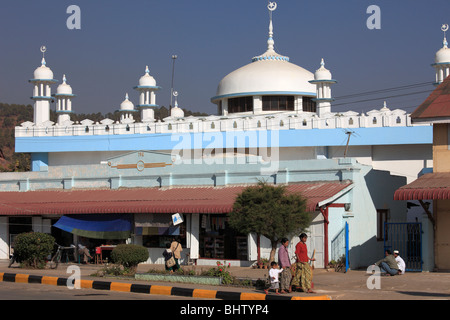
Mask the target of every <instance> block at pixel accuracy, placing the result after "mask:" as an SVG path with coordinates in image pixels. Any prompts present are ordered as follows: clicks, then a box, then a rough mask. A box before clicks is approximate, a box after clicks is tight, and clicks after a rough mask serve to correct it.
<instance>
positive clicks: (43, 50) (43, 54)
mask: <svg viewBox="0 0 450 320" xmlns="http://www.w3.org/2000/svg"><path fill="white" fill-rule="evenodd" d="M40 50H41V52H42V61H41V63H42V65H43V66H45V65H46V62H45V51H47V47H46V46H41V49H40Z"/></svg>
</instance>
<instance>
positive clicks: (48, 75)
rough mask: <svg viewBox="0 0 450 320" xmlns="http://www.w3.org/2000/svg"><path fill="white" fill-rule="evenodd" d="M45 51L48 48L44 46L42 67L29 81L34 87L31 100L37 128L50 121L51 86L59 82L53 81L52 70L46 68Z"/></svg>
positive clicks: (42, 48)
mask: <svg viewBox="0 0 450 320" xmlns="http://www.w3.org/2000/svg"><path fill="white" fill-rule="evenodd" d="M45 51H46V48H45V47H44V46H42V47H41V52H42V62H41V63H42V65H41V66H40V67H39V68H37V69H36V70H35V71H34V78H33V79H31V80H29V82H30V83H32V84H33V85H34V88H33V96H32V97H31V99H32V100H34V116H33V122H34V124H35V125H37V126H39V125H41V124H42V123H44V122H46V121H50V102H51V101H52V100H53V98H52V91H51V88H50V86H51V85H52V84H54V83H56V82H58V81H57V80H55V79H53V72H52V70H51V69H50V68H49V67H47V66H46V62H45V57H44V53H45Z"/></svg>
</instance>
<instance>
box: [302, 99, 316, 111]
mask: <svg viewBox="0 0 450 320" xmlns="http://www.w3.org/2000/svg"><path fill="white" fill-rule="evenodd" d="M302 100H303V111H305V112H316V102H315V101H313V98H311V97H302Z"/></svg>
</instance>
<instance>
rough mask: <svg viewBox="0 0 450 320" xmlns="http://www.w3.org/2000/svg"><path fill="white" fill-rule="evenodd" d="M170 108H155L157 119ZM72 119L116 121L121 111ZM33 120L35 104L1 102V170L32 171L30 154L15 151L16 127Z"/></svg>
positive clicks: (53, 116) (51, 117)
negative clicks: (106, 119) (107, 119)
mask: <svg viewBox="0 0 450 320" xmlns="http://www.w3.org/2000/svg"><path fill="white" fill-rule="evenodd" d="M183 111H184V114H185V116H186V117H188V116H191V115H192V116H197V117H199V116H208V114H207V113H200V112H192V111H189V110H186V109H183ZM168 115H169V110H168V109H167V108H166V107H164V106H162V107H160V108H159V109H156V110H155V119H157V120H158V119H161V120H162V119H164V118H166V117H168ZM70 117H71V120H72V121H82V120H84V119H91V120H92V121H100V120H103V119H105V118H109V119H111V120H114V121H118V120H119V119H120V113H119V112H117V111H116V112H114V113H111V112H110V113H107V114H105V115H103V114H101V113H100V112H98V113H90V114H85V113H79V114H77V113H74V114H71V116H70ZM50 120H51V121H53V122H56V121H57V115H56V112H54V111H52V110H51V111H50ZM135 120H136V121H137V122H139V121H140V113H138V112H137V113H136V115H135ZM25 121H33V106H32V105H21V104H7V103H1V102H0V172H14V171H17V172H22V171H30V163H31V161H30V154H26V153H15V152H14V146H15V139H14V138H15V137H14V127H16V126H19V125H20V124H21V123H22V122H25Z"/></svg>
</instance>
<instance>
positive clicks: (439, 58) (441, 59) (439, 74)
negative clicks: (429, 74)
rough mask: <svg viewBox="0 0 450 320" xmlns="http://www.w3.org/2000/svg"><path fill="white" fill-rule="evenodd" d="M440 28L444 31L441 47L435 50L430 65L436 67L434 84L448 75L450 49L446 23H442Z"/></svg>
mask: <svg viewBox="0 0 450 320" xmlns="http://www.w3.org/2000/svg"><path fill="white" fill-rule="evenodd" d="M441 30H442V31H443V32H444V40H443V41H442V48H441V49H439V51H438V52H436V56H435V59H434V62H435V63H434V64H432V66H433V67H434V68H435V69H436V82H435V85H439V84H441V83H442V82H443V81H444V80H445V78H447V77H448V76H449V75H450V49H449V48H448V42H447V38H446V34H445V33H446V32H447V30H448V24H443V25H442V27H441Z"/></svg>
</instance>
